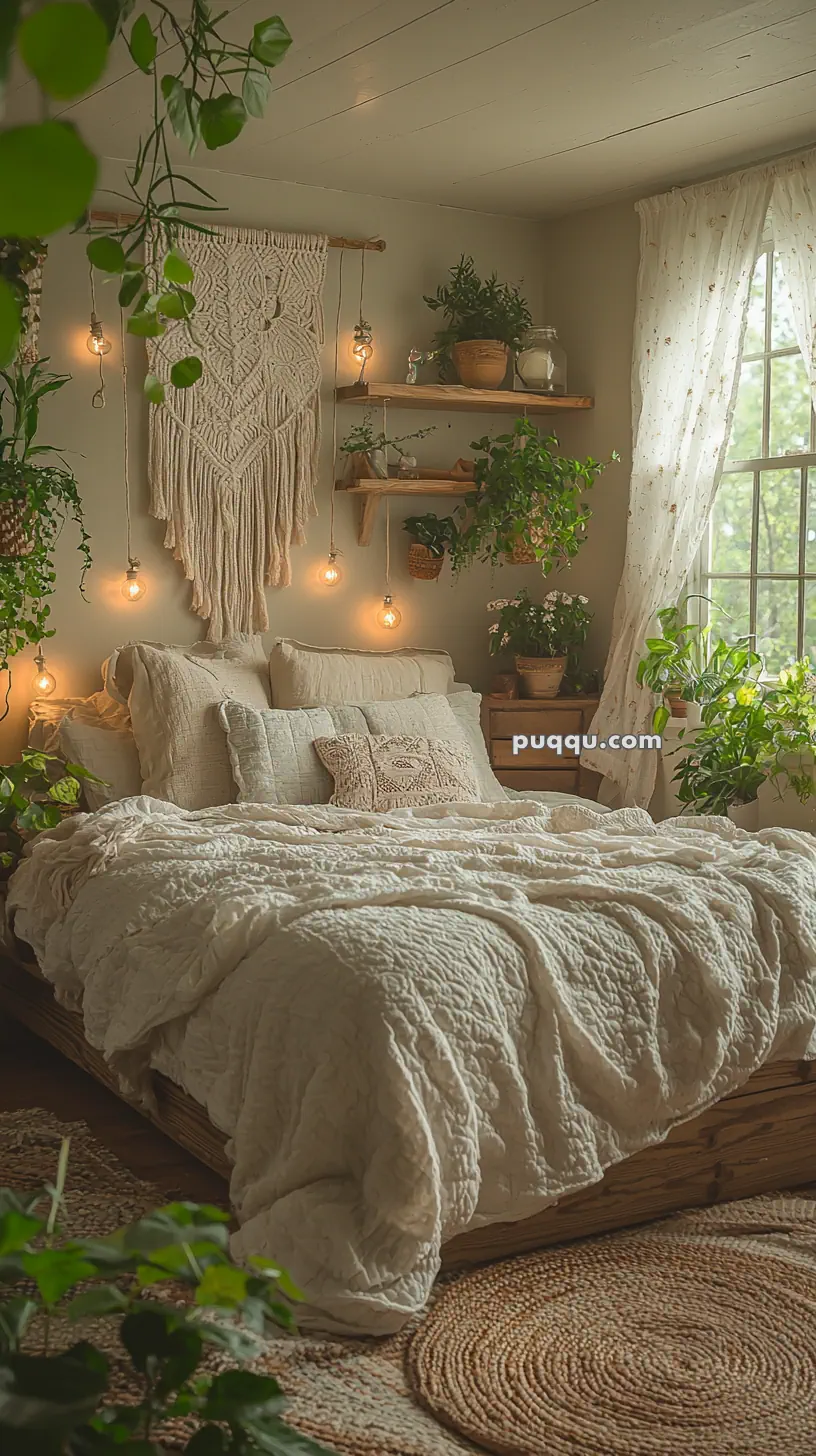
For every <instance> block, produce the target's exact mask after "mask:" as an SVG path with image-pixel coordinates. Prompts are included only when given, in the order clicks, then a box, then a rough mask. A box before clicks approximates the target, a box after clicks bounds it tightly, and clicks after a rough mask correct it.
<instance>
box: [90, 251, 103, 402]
mask: <svg viewBox="0 0 816 1456" xmlns="http://www.w3.org/2000/svg"><path fill="white" fill-rule="evenodd" d="M88 278H89V279H90V284H91V328H93V326H94V323H95V321H96V289H95V288H94V270H93V263H90V264H89V265H88ZM97 362H98V364H99V388H98V389H97V390H95V391H94V393H93V394H92V395H91V404H92V405H93V407H94V409H104V408H105V372H104V370H103V368H102V355H101V354H97Z"/></svg>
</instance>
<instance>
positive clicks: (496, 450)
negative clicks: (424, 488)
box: [451, 419, 620, 576]
mask: <svg viewBox="0 0 816 1456" xmlns="http://www.w3.org/2000/svg"><path fill="white" fill-rule="evenodd" d="M471 448H472V449H473V450H477V451H480V452H481V453H480V454H479V456H478V458H477V459H476V460H475V463H474V488H473V491H472V492H471V493H469V494H468V495H466V496H465V499H464V514H465V524H464V526H463V528H462V529H461V531H460V532H459V537H458V540H457V541H456V544H455V546H454V549H453V551H452V553H451V556H452V564H453V568H454V570H455V571H461V570H462V568H463V567H465V566H468V565H470V563H471V562H472V561H474V560H475V559H477V558H478V559H479V560H480V561H491V562H494V563H495V562H497V561H499V560H500V559H501V558H502V557H503V556H504V555H506V554H510V553H512V551H513V548H514V547H515V546H517V545H519V544H520V543H521V542H525V543H527V544H529V545H531V546H532V547H533V549H534V551H535V555H536V559H537V560H538V561H540V563H541V569H542V571H543V572H544V574H545V576H546V575H547V573H548V572H550V571H552V570H554V569H556V568H559V567H563V566H566V565H567V564H568V563H569V562H570V561H571V560H572V558H573V557H574V556H575V554H576V553H577V551H578V550H579V548H580V546H581V545H582V543H583V541H584V539H585V536H586V524H587V521H588V520H589V518H590V516H591V514H592V513H591V511H590V510H589V507H588V506H587V505H586V504H585V502H584V500H583V494H584V492H585V491H586V490H588V489H590V487H591V486H593V485H594V483H595V481H596V479H597V477H598V476H599V475H600V474H601V472H602V471H604V470H605V469H606V467H607V465H608V464H610V463H611V461H606V462H602V461H600V460H594V459H593V458H592V456H591V455H590V456H588V457H587V459H586V460H573V459H571V458H569V457H568V456H565V455H559V454H557V453H556V452H557V450H558V440H557V439H556V437H555V435H543V434H541V433H540V432H539V431H538V430H537V429H536V427H535V425H534V424H532V423H531V421H530V420H527V419H518V420H516V422H515V424H514V426H513V433H512V434H502V435H495V436H492V437H491V436H489V435H485V436H483V438H482V439H481V440H474V441H473V442H472V446H471ZM619 458H620V457H619V456H618V454H617V451H613V453H612V456H611V460H612V461H614V460H618V459H619Z"/></svg>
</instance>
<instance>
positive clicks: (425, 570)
mask: <svg viewBox="0 0 816 1456" xmlns="http://www.w3.org/2000/svg"><path fill="white" fill-rule="evenodd" d="M402 525H403V530H405V531H407V532H408V535H409V536H410V537H411V545H410V546H409V548H408V575H409V576H413V577H415V578H416V579H417V580H418V581H435V580H436V578H437V577H438V576H439V573H440V571H441V570H442V563H443V562H444V560H445V552H446V550H447V549H448V548H449V547H450V546H451V545H452V544H453V542H454V541H455V540H456V535H457V531H456V523H455V521H454V519H453V516H437V515H436V514H435V513H434V512H433V511H428V513H427V514H426V515H424V516H407V517H406V519H405V520H404V521H403V523H402Z"/></svg>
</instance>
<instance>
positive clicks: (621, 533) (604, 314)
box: [544, 202, 639, 667]
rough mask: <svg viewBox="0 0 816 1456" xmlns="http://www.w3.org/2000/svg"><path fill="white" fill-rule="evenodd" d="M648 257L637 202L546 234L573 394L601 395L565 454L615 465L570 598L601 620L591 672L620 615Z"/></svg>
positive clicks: (569, 579)
mask: <svg viewBox="0 0 816 1456" xmlns="http://www.w3.org/2000/svg"><path fill="white" fill-rule="evenodd" d="M638 253H639V230H638V220H637V214H636V213H635V210H634V207H633V205H632V203H631V202H624V203H616V204H615V205H614V206H612V207H602V208H597V209H595V210H594V211H591V212H579V213H574V214H572V215H571V216H569V217H565V218H562V219H561V220H560V221H557V222H554V223H551V224H549V226H548V227H547V229H546V244H545V266H546V272H545V278H544V312H545V313H546V314H547V316H548V318H550V319H551V320H552V322H553V323H554V324H555V326H556V328H557V329H558V332H559V337H560V338H561V340H562V342H563V344H564V347H565V348H566V350H567V356H568V376H567V387H568V389H569V391H570V393H580V394H594V396H595V408H594V410H592V411H591V412H590V413H587V414H582V415H577V416H573V417H571V418H570V417H567V418H565V420H564V422H563V424H562V423H561V421H560V420H559V421H558V424H557V426H556V428H557V431H558V434H559V437H560V439H561V444H562V446H563V448H564V451H565V453H568V454H571V455H579V456H584V455H594V456H596V457H597V458H598V459H600V460H604V459H608V458H609V456H610V454H611V452H612V450H613V449H617V450H618V451H619V453H620V456H621V462H620V464H619V465H613V466H610V468H609V470H608V471H607V472H606V473H605V474H604V475H602V476H601V478H600V480H599V481H598V483H597V484H596V486H595V488H594V490H593V491H592V495H591V505H592V510H593V513H594V514H593V518H592V520H591V521H590V524H589V534H588V538H587V541H586V543H585V545H584V546H583V548H582V549H581V552H580V554H579V555H578V556H577V557H576V560H575V562H574V564H573V565H572V566H571V567H570V569H569V572H568V573H564V574H562V579H563V580H564V581H565V587H564V589H565V590H568V591H578V592H584V593H585V594H586V595H587V596H588V597H589V599H590V602H591V604H592V607H593V609H594V612H595V619H594V621H593V624H592V628H591V631H590V637H589V643H588V648H587V665H588V666H590V667H603V665H604V663H605V660H606V653H607V649H608V646H609V635H610V631H611V626H612V608H613V606H614V602H615V593H616V591H617V587H618V582H619V581H620V575H621V569H622V567H623V555H624V548H625V545H626V522H627V512H628V508H629V475H630V469H631V459H632V451H631V444H632V438H631V435H632V422H631V366H632V327H633V323H634V316H635V288H636V283H637V267H638Z"/></svg>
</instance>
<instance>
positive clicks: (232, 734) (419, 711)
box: [219, 693, 502, 804]
mask: <svg viewBox="0 0 816 1456" xmlns="http://www.w3.org/2000/svg"><path fill="white" fill-rule="evenodd" d="M466 697H470V698H473V699H475V705H476V706H475V711H476V727H477V731H478V732H479V734H481V730H480V729H479V726H478V704H479V699H478V695H477V694H474V693H467V694H465V693H454V694H452V695H451V697H450V698H446V697H443V696H442V695H441V694H428V695H425V696H423V697H416V698H402V699H400V700H399V701H398V702H395V703H358V704H356V705H355V704H346V703H342V704H340V703H330V704H327V705H326V706H325V707H320V708H267V709H266V710H265V711H263V712H258V711H257V710H256V709H254V708H249V707H247V706H246V704H244V703H235V702H226V703H222V705H221V708H220V710H219V717H220V721H221V725H222V727H223V728H224V730H225V732H226V735H227V748H228V752H229V757H230V762H231V764H232V772H233V777H234V779H235V782H236V784H237V787H238V799H239V802H240V803H242V804H246V803H254V804H328V802H329V800H330V798H331V792H332V784H331V777H330V775H329V774H328V772H327V770H326V768H325V766H324V765H323V763H321V760H320V758H319V757H318V755H317V753H316V752H315V749H314V741H315V739H316V738H320V737H326V736H329V737H330V736H332V735H337V734H343V733H358V734H362V735H363V736H365V737H367V736H368V735H369V734H371V733H399V732H406V733H410V734H412V735H414V736H417V735H418V736H424V737H427V738H436V739H442V740H444V741H445V742H448V743H456V744H462V743H469V740H468V737H467V734H466V733H465V732H464V731H463V723H462V721H461V720H460V718H459V716H458V715H457V712H456V703H455V701H454V700H455V699H459V698H466ZM468 711H469V712H470V713H471V715H472V712H473V708H472V705H470V706H469V708H468ZM479 742H480V744H481V748H482V753H483V755H484V765H485V767H486V770H487V793H486V794H484V793H483V792H482V778H483V777H484V774H483V770H482V767H481V766H480V765H479V764H477V763H476V762H475V755H474V754H473V752H472V750H471V756H472V758H473V759H474V764H475V769H476V785H477V794H476V797H477V799H480V798H487V799H493V798H496V797H497V795H496V794H495V793H494V791H493V787H492V785H491V784H490V782H489V780H490V779H491V778H492V773H491V771H490V764H489V762H488V761H487V754H486V752H485V749H484V743H483V741H482V740H481V738H480V739H479ZM501 792H502V791H501V788H500V787H499V796H501Z"/></svg>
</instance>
